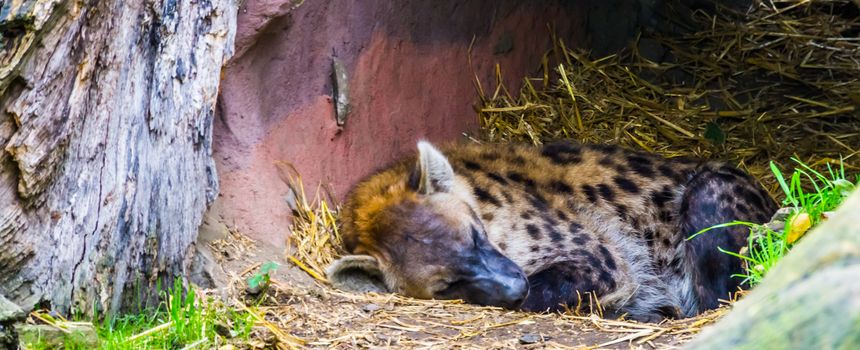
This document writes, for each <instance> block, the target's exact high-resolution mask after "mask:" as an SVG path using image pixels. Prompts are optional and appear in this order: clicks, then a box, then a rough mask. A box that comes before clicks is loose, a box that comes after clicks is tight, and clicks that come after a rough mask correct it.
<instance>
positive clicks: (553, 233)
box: [544, 224, 564, 243]
mask: <svg viewBox="0 0 860 350" xmlns="http://www.w3.org/2000/svg"><path fill="white" fill-rule="evenodd" d="M544 229H546V231H547V232H549V239H550V240H551V241H552V242H553V243H559V242H561V241H562V240H563V239H564V236H563V235H562V234H561V232H559V231H558V229H556V228H555V227H553V226H552V225H549V224H547V225H544Z"/></svg>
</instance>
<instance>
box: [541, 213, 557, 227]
mask: <svg viewBox="0 0 860 350" xmlns="http://www.w3.org/2000/svg"><path fill="white" fill-rule="evenodd" d="M542 218H543V221H545V222H546V223H547V224H550V225H552V226H555V225H558V221H555V219H553V218H552V217H550V216H549V215H546V214H544V215H543V217H542Z"/></svg>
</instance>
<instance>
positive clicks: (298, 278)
mask: <svg viewBox="0 0 860 350" xmlns="http://www.w3.org/2000/svg"><path fill="white" fill-rule="evenodd" d="M237 237H238V238H237ZM212 247H213V248H214V249H213V250H214V252H215V254H216V255H217V257H216V259H217V260H219V262H220V272H219V275H220V276H217V277H218V278H217V279H218V282H219V283H221V285H229V286H230V287H229V288H226V289H222V293H225V294H231V295H233V296H236V295H242V294H243V292H242V291H243V290H244V288H245V287H244V280H246V279H247V278H248V277H249V276H251V275H252V274H253V273H254V271H256V270H257V267H258V266H260V264H262V263H265V262H268V261H275V262H278V263H280V264H281V267H280V268H279V269H278V270H277V271H276V272H275V273H274V274H273V275H272V281H273V283H272V287H271V288H270V290H269V291H268V293H267V296H266V298H265V299H264V300H263V301H262V302H261V304H260V307H259V308H258V311H259V312H260V313H261V314H263V315H264V317H265V319H266V321H268V322H267V324H266V326H267V327H268V328H269V332H264V333H265V334H258V335H257V338H260V339H258V340H253V341H251V342H250V343H251V344H248V345H249V347H250V348H258V347H265V346H266V345H272V344H277V343H278V342H280V343H281V344H280V346H277V347H278V348H302V347H309V348H337V349H354V348H433V349H508V348H521V349H556V348H559V349H571V348H572V349H631V348H632V349H675V348H680V347H681V346H682V345H683V344H684V343H685V342H687V341H689V340H690V339H691V338H692V337H693V336H694V335H695V334H697V333H698V332H699V330H700V329H701V327H703V326H705V325H707V324H710V323H712V322H714V321H715V320H716V319H718V318H719V317H720V316H721V315H722V314H723V313H724V312H725V310H727V308H721V309H718V310H715V311H712V312H709V313H707V314H704V315H701V316H699V317H696V318H692V319H686V320H673V321H664V322H662V323H659V324H643V323H636V322H627V321H618V320H606V319H602V318H600V317H598V316H597V315H574V314H570V313H568V314H536V313H523V312H514V311H509V310H503V309H500V308H492V307H478V306H474V305H467V304H463V303H461V302H459V301H435V300H417V299H411V298H406V297H402V296H398V295H393V294H374V293H369V294H354V293H347V292H343V291H339V290H335V289H332V288H330V287H328V286H327V285H325V284H324V283H321V282H319V281H317V280H315V279H313V278H311V277H310V276H308V275H307V274H305V273H304V272H303V271H301V270H300V269H297V268H295V267H293V266H292V265H290V263H289V262H288V261H287V259H285V254H284V252H283V251H279V250H278V249H275V248H273V247H271V246H269V245H267V244H264V243H259V242H253V241H250V240H248V239H246V238H242V237H239V236H236V235H233V236H231V237H230V238H228V239H225V240H220V241H216V242H214V244H212ZM240 298H241V297H240Z"/></svg>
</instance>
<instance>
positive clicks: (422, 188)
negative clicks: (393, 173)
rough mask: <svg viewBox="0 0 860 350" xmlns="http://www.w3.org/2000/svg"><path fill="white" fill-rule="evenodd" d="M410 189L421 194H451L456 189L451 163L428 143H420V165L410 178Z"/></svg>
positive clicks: (416, 166)
mask: <svg viewBox="0 0 860 350" xmlns="http://www.w3.org/2000/svg"><path fill="white" fill-rule="evenodd" d="M409 187H411V188H412V189H413V190H415V191H416V192H418V193H421V194H433V193H434V192H449V191H451V189H452V188H453V187H454V169H453V168H451V163H448V158H445V155H444V154H442V152H439V150H438V149H436V147H433V145H431V144H430V143H429V142H427V141H418V163H417V164H416V165H415V170H413V171H412V174H411V175H410V176H409Z"/></svg>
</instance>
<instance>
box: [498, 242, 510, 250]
mask: <svg viewBox="0 0 860 350" xmlns="http://www.w3.org/2000/svg"><path fill="white" fill-rule="evenodd" d="M499 249H500V250H503V251H504V250H508V245H507V244H505V242H499Z"/></svg>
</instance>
